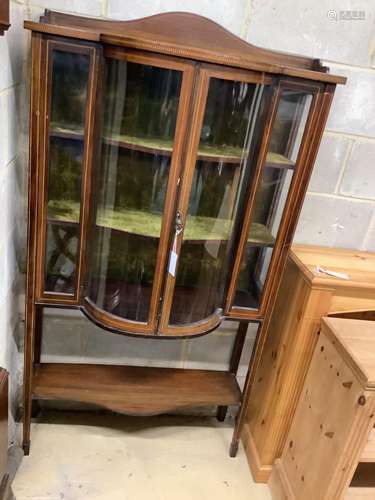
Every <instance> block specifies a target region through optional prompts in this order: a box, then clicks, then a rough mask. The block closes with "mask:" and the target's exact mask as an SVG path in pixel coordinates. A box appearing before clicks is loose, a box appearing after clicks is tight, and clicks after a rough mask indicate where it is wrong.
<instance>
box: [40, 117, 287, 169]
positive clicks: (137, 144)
mask: <svg viewBox="0 0 375 500" xmlns="http://www.w3.org/2000/svg"><path fill="white" fill-rule="evenodd" d="M50 135H51V136H52V137H58V138H61V139H72V140H82V139H83V131H82V130H72V129H67V128H63V127H58V126H53V127H52V128H51V133H50ZM104 143H105V144H108V145H111V146H117V147H119V148H124V149H130V150H135V151H141V152H143V153H151V154H162V155H171V154H172V151H173V143H172V142H171V141H170V140H165V139H156V138H146V137H144V138H143V137H134V136H128V135H121V136H120V135H119V136H117V137H115V136H113V135H112V136H111V137H110V138H109V137H104ZM242 153H243V150H242V148H237V147H232V146H226V145H224V146H210V145H201V146H200V147H199V150H198V159H199V160H202V161H212V162H215V163H218V162H222V163H230V164H233V165H240V163H241V159H242ZM266 167H270V168H287V169H288V168H289V169H293V168H294V163H293V162H291V161H290V160H289V159H288V158H286V157H285V156H283V155H281V154H278V153H268V154H267V159H266Z"/></svg>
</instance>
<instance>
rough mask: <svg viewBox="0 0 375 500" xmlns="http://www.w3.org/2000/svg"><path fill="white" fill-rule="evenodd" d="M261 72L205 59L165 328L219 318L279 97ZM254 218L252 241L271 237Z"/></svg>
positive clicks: (209, 325) (192, 327)
mask: <svg viewBox="0 0 375 500" xmlns="http://www.w3.org/2000/svg"><path fill="white" fill-rule="evenodd" d="M275 93H276V91H275V87H274V85H273V84H272V80H271V78H270V77H268V76H266V75H264V74H262V73H252V72H249V71H247V72H245V71H243V72H242V71H233V70H232V71H231V70H226V69H222V68H218V67H214V66H208V65H207V66H203V67H202V68H201V69H200V71H199V78H198V84H197V90H196V95H195V104H194V117H193V123H192V127H191V135H190V137H189V142H188V144H189V147H188V148H187V155H186V163H185V169H184V175H183V177H182V180H181V182H182V186H181V193H180V197H179V200H178V204H177V211H176V227H175V232H174V235H173V237H172V243H171V247H172V248H171V254H170V260H169V266H168V270H167V273H168V274H167V283H166V288H165V297H164V308H163V312H162V317H161V322H160V331H161V332H162V333H165V334H168V335H194V334H199V333H203V332H207V331H209V330H211V329H213V328H215V327H216V326H217V325H218V324H219V323H220V321H221V319H222V316H223V310H224V305H225V297H226V292H227V287H228V282H229V278H230V274H231V269H232V266H233V262H234V255H235V252H236V249H237V243H238V239H239V235H240V232H241V228H242V222H243V221H242V214H243V212H244V207H245V205H246V200H247V199H248V197H249V189H250V188H251V186H252V184H253V182H254V179H255V177H256V174H257V171H258V157H259V152H260V148H261V145H262V140H263V134H264V130H265V127H266V124H267V120H268V117H269V113H270V109H271V108H272V105H273V101H274V98H275ZM267 238H269V235H268V232H266V228H265V226H264V225H261V224H259V223H257V221H254V224H253V225H252V231H251V234H250V235H249V244H250V245H255V244H257V243H258V242H259V241H263V240H265V241H267Z"/></svg>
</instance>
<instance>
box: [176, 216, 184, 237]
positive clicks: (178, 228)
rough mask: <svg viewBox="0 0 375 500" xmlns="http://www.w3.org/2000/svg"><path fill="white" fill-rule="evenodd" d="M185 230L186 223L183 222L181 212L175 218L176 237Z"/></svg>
mask: <svg viewBox="0 0 375 500" xmlns="http://www.w3.org/2000/svg"><path fill="white" fill-rule="evenodd" d="M183 229H184V223H183V222H182V217H181V213H180V211H179V210H177V212H176V218H175V231H176V235H179V234H180V233H181V232H182V230H183Z"/></svg>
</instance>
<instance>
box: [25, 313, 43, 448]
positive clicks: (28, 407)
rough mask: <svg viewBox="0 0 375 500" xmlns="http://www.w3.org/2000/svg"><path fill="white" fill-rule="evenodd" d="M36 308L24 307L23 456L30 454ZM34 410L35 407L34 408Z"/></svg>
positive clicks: (36, 323)
mask: <svg viewBox="0 0 375 500" xmlns="http://www.w3.org/2000/svg"><path fill="white" fill-rule="evenodd" d="M35 320H36V306H35V305H34V304H27V306H26V333H25V354H24V383H23V441H22V448H23V451H24V454H25V455H28V454H29V453H30V427H31V416H32V411H33V400H32V378H33V365H34V339H35V329H36V326H38V324H39V325H40V323H39V322H36V321H35ZM34 408H35V406H34Z"/></svg>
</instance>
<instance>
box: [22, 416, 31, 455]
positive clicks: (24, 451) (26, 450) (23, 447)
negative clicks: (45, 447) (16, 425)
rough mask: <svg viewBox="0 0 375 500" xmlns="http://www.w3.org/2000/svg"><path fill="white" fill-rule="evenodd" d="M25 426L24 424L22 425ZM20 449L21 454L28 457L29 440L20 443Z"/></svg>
mask: <svg viewBox="0 0 375 500" xmlns="http://www.w3.org/2000/svg"><path fill="white" fill-rule="evenodd" d="M23 425H24V426H25V424H23ZM22 449H23V454H24V455H25V456H26V457H27V456H28V455H30V440H29V441H25V440H24V441H23V443H22Z"/></svg>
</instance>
